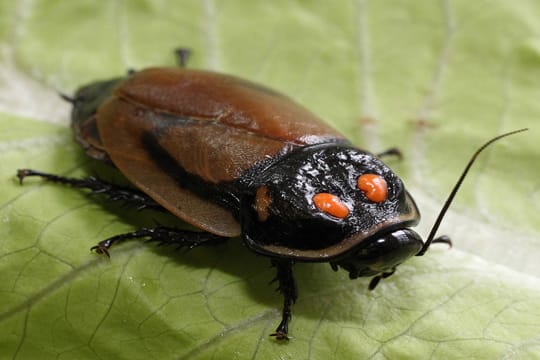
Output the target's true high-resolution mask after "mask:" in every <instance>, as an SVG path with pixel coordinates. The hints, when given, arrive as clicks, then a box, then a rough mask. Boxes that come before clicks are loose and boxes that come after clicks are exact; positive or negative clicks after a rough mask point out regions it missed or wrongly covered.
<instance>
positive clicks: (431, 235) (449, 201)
mask: <svg viewBox="0 0 540 360" xmlns="http://www.w3.org/2000/svg"><path fill="white" fill-rule="evenodd" d="M527 130H529V129H527V128H524V129H519V130H514V131H510V132H507V133H505V134H501V135H499V136H495V137H494V138H493V139H491V140H489V141H488V142H486V143H485V144H484V145H482V146H480V147H479V148H478V150H476V151H475V153H474V154H473V156H472V157H471V159H470V160H469V163H468V164H467V166H465V170H463V173H462V174H461V176H460V177H459V179H458V181H457V182H456V185H454V188H453V189H452V191H451V192H450V195H449V196H448V199H446V201H445V202H444V205H443V207H442V209H441V211H440V212H439V216H437V220H435V224H433V227H432V228H431V231H430V233H429V236H428V238H427V240H426V242H425V243H424V246H422V249H420V251H419V252H418V254H416V256H422V255H424V254H425V252H426V251H427V249H428V248H429V246H430V245H431V243H432V242H433V239H434V238H435V234H436V233H437V230H439V226H440V225H441V221H442V219H443V218H444V215H445V214H446V212H447V211H448V208H449V207H450V205H451V204H452V201H453V200H454V197H455V196H456V193H457V192H458V190H459V188H460V187H461V184H462V183H463V180H464V179H465V176H467V173H468V172H469V170H470V169H471V166H472V165H473V164H474V162H475V160H476V158H477V157H478V155H480V153H481V152H482V151H484V149H485V148H487V147H488V146H489V145H491V144H493V143H494V142H495V141H497V140H500V139H502V138H504V137H507V136H510V135H514V134H517V133H520V132H523V131H527Z"/></svg>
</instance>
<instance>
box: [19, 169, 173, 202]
mask: <svg viewBox="0 0 540 360" xmlns="http://www.w3.org/2000/svg"><path fill="white" fill-rule="evenodd" d="M29 176H37V177H40V178H42V179H45V180H47V181H50V182H54V183H58V184H63V185H69V186H72V187H74V188H79V189H88V190H90V191H91V192H92V194H103V195H106V196H107V197H108V198H109V199H110V200H113V201H124V202H126V203H127V204H129V205H131V206H134V207H136V208H137V209H139V210H141V209H149V208H150V209H154V210H163V208H162V207H161V205H159V204H158V203H157V202H155V201H154V200H153V199H152V198H150V197H149V196H148V195H146V194H145V193H143V192H141V191H139V190H135V189H132V188H129V187H125V186H120V185H117V184H114V183H110V182H107V181H105V180H102V179H99V178H97V177H94V176H89V177H86V178H82V179H77V178H70V177H65V176H59V175H54V174H47V173H43V172H40V171H36V170H31V169H20V170H18V171H17V177H18V178H19V182H20V183H21V184H22V182H23V179H25V178H26V177H29Z"/></svg>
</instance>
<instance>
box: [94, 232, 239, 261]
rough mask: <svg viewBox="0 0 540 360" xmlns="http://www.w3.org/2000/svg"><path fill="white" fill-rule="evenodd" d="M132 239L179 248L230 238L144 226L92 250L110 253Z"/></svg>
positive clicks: (116, 236) (215, 242) (104, 242)
mask: <svg viewBox="0 0 540 360" xmlns="http://www.w3.org/2000/svg"><path fill="white" fill-rule="evenodd" d="M131 239H145V241H147V242H157V243H158V245H176V247H177V248H178V249H180V248H188V249H193V248H196V247H198V246H202V245H217V244H218V243H221V242H223V241H225V240H227V239H228V238H226V237H222V236H218V235H214V234H211V233H208V232H200V231H190V230H181V229H176V228H172V227H167V226H157V227H154V228H142V229H139V230H136V231H132V232H128V233H124V234H119V235H115V236H112V237H110V238H108V239H105V240H102V241H100V242H99V243H98V244H97V245H96V246H93V247H92V248H91V249H90V250H94V251H95V252H96V253H98V254H105V255H107V256H110V255H109V248H110V247H111V246H113V245H114V244H116V243H119V242H123V241H126V240H131Z"/></svg>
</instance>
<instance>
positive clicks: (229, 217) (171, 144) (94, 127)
mask: <svg viewBox="0 0 540 360" xmlns="http://www.w3.org/2000/svg"><path fill="white" fill-rule="evenodd" d="M180 55H181V56H182V57H181V58H182V59H185V56H186V53H185V52H180ZM64 97H65V98H66V99H67V100H68V101H70V102H71V103H72V105H73V111H72V128H73V131H74V134H75V138H76V140H77V141H78V142H79V143H80V144H81V145H82V147H83V148H84V149H85V151H86V153H87V154H88V155H89V156H91V157H93V158H95V159H98V160H100V161H104V162H107V163H109V164H111V165H113V166H114V167H116V168H117V169H118V170H119V171H120V172H122V174H124V175H125V176H126V177H127V178H128V179H129V180H130V181H131V183H132V184H133V187H121V186H118V185H116V184H113V183H110V182H107V181H104V180H102V179H99V178H96V177H87V178H81V179H78V178H68V177H63V176H57V175H53V174H48V173H44V172H40V171H35V170H30V169H21V170H18V173H17V175H18V177H19V179H20V181H21V183H22V181H23V179H24V178H26V177H28V176H38V177H41V178H43V179H45V180H49V181H52V182H56V183H61V184H66V185H70V186H72V187H76V188H83V189H88V190H91V191H92V192H94V193H101V194H104V195H107V196H109V198H111V199H113V200H123V201H125V202H127V203H129V204H131V205H133V206H135V207H137V208H148V209H157V210H165V211H168V212H169V213H171V214H173V215H174V216H176V217H178V218H180V219H182V220H184V221H186V222H188V223H190V224H192V225H194V226H196V227H197V228H199V229H200V231H188V230H183V229H177V228H174V227H166V226H160V225H157V226H155V227H151V228H148V227H145V228H141V229H139V230H135V231H132V232H128V233H124V234H120V235H116V236H113V237H111V238H108V239H105V240H103V241H101V242H99V243H98V244H97V245H96V246H94V247H93V248H92V249H93V250H95V251H96V252H97V253H99V254H105V255H107V256H108V255H109V249H110V248H111V246H112V245H114V244H116V243H119V242H122V241H124V240H128V239H136V238H139V239H144V240H148V241H156V242H159V243H163V244H174V245H177V246H181V247H189V248H194V247H198V246H202V245H209V244H214V243H216V242H220V241H222V240H224V239H228V238H235V237H241V239H242V240H243V243H244V244H245V245H246V246H247V247H248V248H249V249H250V250H252V251H253V252H255V253H257V254H260V255H263V256H266V257H268V258H270V260H271V263H272V264H273V266H275V268H276V279H275V280H277V282H278V284H279V286H278V290H279V291H280V293H281V294H282V295H283V308H282V316H281V322H280V323H279V325H278V326H277V328H276V330H275V332H274V333H273V334H271V335H272V336H275V337H276V338H277V339H280V340H283V339H288V326H289V321H290V319H291V307H292V305H293V303H294V302H295V301H296V299H297V297H298V292H297V286H296V282H295V279H294V275H293V264H294V263H296V262H327V263H329V264H330V265H331V267H332V269H334V270H336V271H337V270H338V268H343V269H345V270H346V271H348V273H349V277H350V278H351V279H355V278H357V277H365V276H371V277H372V280H371V282H370V285H369V288H370V289H374V288H375V287H376V286H377V284H378V282H379V281H380V280H381V279H383V278H386V277H388V276H390V275H392V274H393V273H394V272H395V270H396V267H397V266H398V265H399V264H401V263H402V262H403V261H405V260H407V259H408V258H410V257H412V256H421V255H423V254H424V253H425V252H426V251H427V250H428V248H429V247H430V245H431V244H432V243H435V242H443V243H447V244H451V242H450V239H449V238H447V237H444V236H443V237H438V238H436V237H435V233H436V232H437V230H438V228H439V224H440V222H441V220H442V219H443V217H444V214H445V213H446V211H447V209H448V207H449V206H450V203H451V202H452V200H453V198H454V196H455V194H456V192H457V190H458V189H459V187H460V185H461V183H462V181H463V179H464V178H465V176H466V174H467V172H468V171H469V169H470V167H471V165H472V164H473V162H474V160H475V159H476V157H477V156H478V154H479V153H480V152H481V151H482V150H483V149H485V148H486V147H487V146H488V145H490V144H491V143H493V142H494V141H496V140H499V139H500V138H502V137H505V136H508V135H511V134H515V133H517V132H521V131H524V130H526V129H521V130H516V131H512V132H509V133H506V134H503V135H499V136H497V137H495V138H493V139H491V140H490V141H488V142H487V143H486V144H484V145H483V146H482V147H480V148H479V149H478V150H477V151H476V153H475V154H474V155H473V157H472V158H471V160H470V161H469V163H468V165H467V166H466V168H465V170H464V171H463V174H462V175H461V177H460V178H459V180H458V182H457V184H456V185H455V187H454V188H453V190H452V191H451V193H450V196H449V197H448V199H447V200H446V202H445V204H444V206H443V208H442V210H441V212H440V214H439V216H438V218H437V220H436V222H435V225H434V226H433V228H432V229H431V232H430V234H429V236H428V237H427V240H426V241H425V242H424V241H423V240H422V238H421V237H420V236H419V235H418V234H417V233H416V232H414V231H413V230H412V229H411V228H410V227H412V226H414V225H416V224H417V223H418V222H419V220H420V213H419V211H418V208H417V206H416V204H415V202H414V200H413V198H412V197H411V195H410V194H409V193H408V192H407V191H406V189H405V187H404V185H403V182H402V180H401V179H400V178H399V177H398V176H397V175H396V174H395V173H394V172H393V171H392V170H391V169H390V168H389V167H388V166H387V165H385V164H384V163H383V162H382V161H381V160H380V156H377V155H374V154H372V153H370V152H367V151H365V150H361V149H358V148H356V147H354V146H353V145H352V144H351V143H350V142H349V141H348V140H347V139H345V137H344V136H343V135H341V134H340V133H338V132H337V131H336V130H334V129H333V128H331V127H329V126H328V125H326V124H325V123H324V122H323V121H321V120H320V119H319V118H317V117H316V116H315V115H313V114H312V113H311V112H309V111H308V110H306V109H305V108H303V107H302V106H300V105H298V104H297V103H295V102H294V101H293V100H291V99H290V98H288V97H286V96H284V95H282V94H280V93H278V92H276V91H274V90H271V89H268V88H266V87H264V86H261V85H258V84H255V83H252V82H249V81H246V80H242V79H239V78H237V77H233V76H228V75H223V74H218V73H214V72H209V71H200V70H188V69H185V68H183V67H178V68H165V67H164V68H149V69H144V70H141V71H131V72H129V74H128V75H127V76H125V77H121V78H115V79H112V80H107V81H98V82H95V83H92V84H89V85H86V86H83V87H81V88H80V89H79V90H78V91H77V92H76V94H75V95H74V96H73V97H67V96H64ZM389 153H390V154H391V153H395V151H392V150H390V151H388V152H386V153H383V154H380V155H381V156H382V155H385V154H389Z"/></svg>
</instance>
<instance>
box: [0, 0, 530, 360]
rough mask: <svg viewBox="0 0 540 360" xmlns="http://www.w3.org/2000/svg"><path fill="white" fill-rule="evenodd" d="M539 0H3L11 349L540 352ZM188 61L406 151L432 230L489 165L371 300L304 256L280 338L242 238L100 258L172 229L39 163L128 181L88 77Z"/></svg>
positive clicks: (3, 165)
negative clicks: (81, 105) (467, 167)
mask: <svg viewBox="0 0 540 360" xmlns="http://www.w3.org/2000/svg"><path fill="white" fill-rule="evenodd" d="M539 20H540V3H539V2H538V1H536V0H529V1H525V0H522V1H519V2H517V1H516V2H511V1H505V0H496V1H470V0H459V1H450V0H448V1H435V0H418V1H398V0H391V1H390V0H371V1H367V0H366V1H361V0H358V1H339V2H337V1H336V2H333V1H323V0H320V1H316V0H309V1H308V0H305V1H285V0H282V1H264V2H263V1H249V2H248V1H234V0H233V1H211V0H206V1H164V0H161V1H158V0H154V1H150V0H145V1H143V0H137V1H128V0H125V1H120V0H118V1H104V0H103V1H95V0H88V1H82V0H77V1H72V2H68V1H53V0H34V1H30V0H26V1H15V0H11V1H10V0H3V1H2V2H0V51H1V54H0V150H1V152H0V184H1V185H0V219H1V225H0V334H1V336H0V349H1V350H0V352H1V354H0V358H2V359H3V358H6V359H8V358H16V359H35V358H39V359H53V358H55V359H75V358H76V359H97V358H100V359H127V358H129V359H151V358H156V359H157V358H159V359H211V358H215V359H246V358H248V359H308V358H309V359H352V358H355V359H363V358H372V359H400V358H411V359H424V358H434V359H440V358H446V359H451V358H466V359H475V358H477V359H494V358H500V359H502V358H505V359H514V358H515V359H524V358H540V355H538V354H539V353H540V310H539V309H540V280H539V277H540V266H539V265H538V257H539V255H540V219H539V209H540V206H539V203H540V166H539V159H540V144H539V142H538V139H539V130H538V125H539V118H540V101H539V99H540V21H539ZM178 46H189V47H191V48H192V49H193V50H194V56H193V58H192V59H191V62H190V66H192V67H196V68H204V69H212V70H217V71H222V72H227V73H233V74H236V75H240V76H242V77H245V78H247V79H250V80H253V81H257V82H260V83H264V84H266V85H268V86H271V87H274V88H276V89H279V90H281V91H283V92H285V93H287V94H289V95H290V96H292V97H293V98H295V99H296V100H298V101H299V102H301V103H302V104H304V105H305V106H307V107H309V108H310V109H312V110H313V111H314V112H315V113H317V114H319V115H320V116H321V117H322V118H323V119H326V120H327V121H328V122H330V123H331V124H333V125H334V126H335V127H337V128H338V129H339V130H341V131H343V132H344V133H345V134H347V136H348V137H349V138H350V139H351V140H352V141H353V142H354V143H355V144H357V145H358V146H361V147H365V148H367V149H369V150H372V151H375V152H377V151H380V150H383V149H385V148H388V147H391V146H398V147H399V148H400V149H401V150H402V151H403V153H404V155H405V159H404V160H403V161H402V162H399V161H396V160H389V164H390V165H391V166H392V167H393V168H394V169H395V170H396V172H398V173H399V174H400V176H402V178H403V179H404V181H405V182H406V184H407V186H408V189H409V191H410V192H411V193H412V194H413V196H414V197H415V199H416V200H417V202H418V205H419V207H420V209H421V211H422V213H423V221H422V224H421V225H420V226H419V232H420V233H421V234H426V233H427V232H428V230H429V228H430V226H431V224H432V222H433V220H434V218H435V216H436V213H437V212H438V209H439V208H440V206H441V204H442V202H443V201H444V198H445V197H446V195H447V193H448V192H449V189H450V187H451V186H452V184H453V183H454V182H455V180H456V179H457V176H458V174H459V172H460V171H461V169H462V167H463V166H464V164H465V163H466V161H467V159H468V157H469V156H470V154H471V153H472V152H473V151H474V149H475V148H476V147H477V146H479V145H480V144H481V143H482V142H484V141H485V140H487V139H488V138H490V137H492V136H494V135H496V134H499V133H501V132H504V131H509V130H513V129H517V128H521V127H530V128H531V130H530V131H529V132H527V133H524V134H520V135H516V136H515V137H512V138H508V139H505V140H503V141H501V142H500V143H498V144H497V145H495V146H494V147H493V148H491V149H490V150H488V152H487V153H486V154H484V155H483V156H482V158H481V159H480V160H479V162H478V163H477V164H476V167H475V168H474V169H473V172H472V173H471V175H470V177H469V178H468V179H467V181H466V183H465V186H464V188H463V190H462V192H461V193H460V194H459V195H458V197H457V200H456V203H455V204H454V206H453V208H452V211H451V213H450V214H449V216H448V217H447V219H446V220H445V222H444V224H443V226H442V228H441V231H440V233H445V234H448V235H450V236H451V237H452V239H453V241H454V244H455V247H454V249H452V250H447V249H446V247H444V246H440V245H439V246H434V247H433V248H432V249H431V251H430V252H428V254H427V255H426V256H424V257H423V258H414V259H412V260H411V261H409V262H407V263H406V264H404V265H402V266H401V267H400V268H399V269H398V271H397V273H396V275H395V276H393V277H391V278H389V279H387V280H385V281H383V282H382V283H381V285H380V286H379V287H378V288H377V289H376V290H375V291H374V292H372V293H369V292H368V291H367V284H368V281H369V279H362V280H356V281H350V280H348V278H347V274H346V273H344V272H339V273H334V272H332V271H331V269H330V267H329V266H327V265H325V264H318V265H317V264H315V265H312V264H305V265H304V264H301V265H299V266H297V269H296V270H297V271H296V273H297V278H298V283H299V291H300V298H299V301H298V302H297V304H296V305H295V307H294V309H293V311H294V318H293V321H292V323H291V329H290V334H291V337H292V339H291V341H290V342H289V343H285V344H280V343H277V342H276V341H275V340H274V339H272V338H270V337H269V336H268V334H269V333H271V332H272V331H273V329H274V328H275V326H276V325H277V323H278V322H279V317H280V316H279V308H280V306H281V298H280V296H279V295H278V294H276V293H275V292H274V288H273V286H268V281H269V280H271V279H272V277H273V272H272V270H271V269H270V268H269V266H268V261H267V260H266V259H263V258H260V257H257V256H254V255H253V254H251V253H249V252H248V251H247V250H246V249H244V248H243V247H242V245H241V244H240V242H239V241H236V240H233V241H231V242H230V243H229V244H227V245H224V246H219V247H217V248H211V249H197V250H195V251H191V252H189V253H184V252H174V251H172V250H171V249H156V248H155V247H152V246H147V245H144V244H140V243H130V244H124V245H121V246H118V247H117V248H115V249H114V251H113V252H112V258H111V260H110V261H109V260H107V259H105V258H102V257H99V256H97V255H95V254H92V253H90V251H89V250H88V249H89V247H90V246H92V245H93V244H94V243H96V242H97V241H99V240H101V239H104V238H106V237H108V236H111V235H114V234H117V233H120V232H123V231H129V230H131V229H134V228H136V227H138V226H142V225H149V224H152V222H153V218H154V217H155V216H154V215H153V214H143V213H140V212H135V211H126V209H124V208H122V206H119V205H111V204H109V203H106V202H100V201H96V200H97V199H94V198H89V197H88V196H87V195H85V194H83V193H79V192H75V191H69V190H66V189H64V188H62V187H59V186H54V185H50V184H43V183H40V182H39V181H35V180H30V179H29V181H27V183H26V184H25V185H24V186H22V187H21V186H19V185H18V184H17V182H16V179H15V177H14V174H15V171H16V169H17V168H20V167H33V168H37V169H40V170H46V171H51V172H55V173H61V174H67V175H84V174H91V173H93V172H95V171H97V172H99V173H104V174H108V175H110V176H114V175H111V173H110V172H109V171H107V170H106V169H105V168H104V167H100V166H96V165H95V164H94V163H93V162H92V161H90V160H88V159H87V158H85V157H84V155H83V153H82V151H81V150H80V149H79V148H78V147H77V146H76V145H75V144H74V143H73V141H72V139H71V134H70V130H69V127H68V123H69V111H70V107H69V104H67V103H66V102H63V101H62V100H61V99H59V97H58V95H57V92H64V93H68V94H71V93H73V91H74V90H75V89H76V88H77V87H78V86H80V85H81V84H84V83H87V82H89V81H93V80H95V79H98V78H107V77H111V76H118V75H121V74H123V73H125V71H126V70H127V69H129V68H135V69H138V68H142V67H146V66H151V65H174V63H175V60H174V57H173V55H172V49H174V48H176V47H178Z"/></svg>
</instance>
